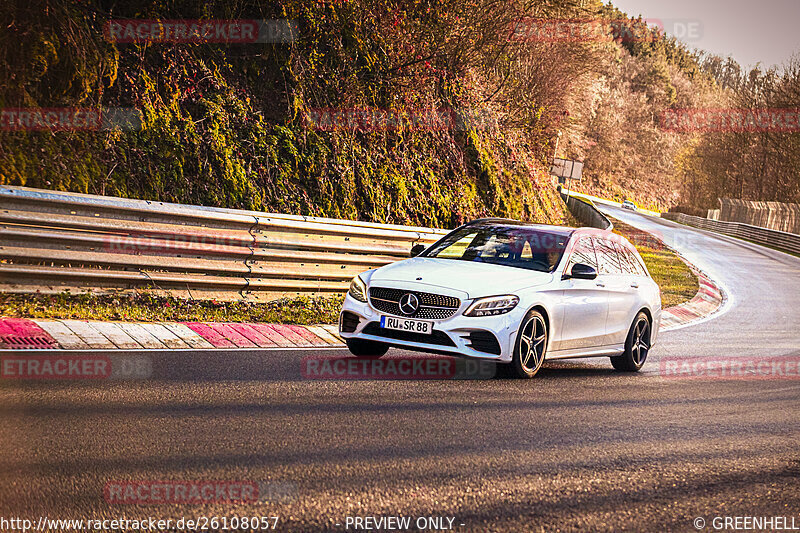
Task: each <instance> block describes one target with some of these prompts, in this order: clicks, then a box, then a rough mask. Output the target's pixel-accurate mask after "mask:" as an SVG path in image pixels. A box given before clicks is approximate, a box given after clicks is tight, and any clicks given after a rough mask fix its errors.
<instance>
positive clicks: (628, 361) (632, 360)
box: [611, 311, 651, 372]
mask: <svg viewBox="0 0 800 533" xmlns="http://www.w3.org/2000/svg"><path fill="white" fill-rule="evenodd" d="M650 329H651V328H650V320H649V319H648V318H647V315H646V314H645V313H644V311H640V312H639V314H638V315H636V318H635V319H634V320H633V324H632V325H631V330H630V331H629V332H628V338H627V339H626V340H625V352H624V353H623V354H622V355H619V356H616V357H612V358H611V365H612V366H613V367H614V368H615V369H616V370H619V371H620V372H638V371H639V369H640V368H642V365H644V362H645V361H646V360H647V354H648V353H649V352H650Z"/></svg>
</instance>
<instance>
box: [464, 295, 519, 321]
mask: <svg viewBox="0 0 800 533" xmlns="http://www.w3.org/2000/svg"><path fill="white" fill-rule="evenodd" d="M518 303H519V298H518V297H516V296H514V295H513V294H506V295H504V296H489V297H488V298H478V299H477V300H475V301H474V302H472V305H470V306H469V307H468V308H467V310H466V311H464V316H491V315H503V314H505V313H508V312H509V311H511V310H512V309H514V308H515V307H516V306H517V304H518Z"/></svg>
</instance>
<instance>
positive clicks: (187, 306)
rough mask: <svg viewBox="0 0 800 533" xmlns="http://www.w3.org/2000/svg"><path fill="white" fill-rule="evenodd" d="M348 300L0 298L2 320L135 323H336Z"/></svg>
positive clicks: (139, 296) (135, 296)
mask: <svg viewBox="0 0 800 533" xmlns="http://www.w3.org/2000/svg"><path fill="white" fill-rule="evenodd" d="M343 299H344V296H343V295H342V296H333V297H329V298H309V297H300V298H284V299H281V300H275V301H272V302H267V303H250V302H220V301H216V300H181V299H179V298H172V297H165V296H154V295H151V294H147V293H137V294H131V295H108V296H105V295H102V296H101V295H92V294H80V295H76V294H67V293H62V294H54V295H50V294H0V316H9V317H24V318H57V319H78V320H118V321H131V322H134V321H135V322H139V321H141V322H161V321H167V322H170V321H176V322H184V321H185V322H194V321H197V322H269V323H273V324H335V323H336V321H337V317H338V315H339V309H340V308H341V305H342V300H343Z"/></svg>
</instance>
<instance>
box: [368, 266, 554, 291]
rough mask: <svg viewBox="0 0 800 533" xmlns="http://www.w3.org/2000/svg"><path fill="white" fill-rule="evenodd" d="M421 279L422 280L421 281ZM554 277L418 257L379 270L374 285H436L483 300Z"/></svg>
mask: <svg viewBox="0 0 800 533" xmlns="http://www.w3.org/2000/svg"><path fill="white" fill-rule="evenodd" d="M420 278H421V279H420ZM552 279H553V275H552V274H549V273H547V272H537V271H535V270H526V269H524V268H515V267H508V266H502V265H492V264H489V263H475V262H471V261H459V260H455V259H439V258H436V257H415V258H413V259H406V260H405V261H398V262H397V263H392V264H390V265H386V266H384V267H381V268H379V269H377V270H375V271H374V272H373V273H372V276H371V277H370V280H369V282H370V284H373V283H376V282H377V283H379V284H380V285H382V286H391V282H402V283H403V284H404V285H405V284H406V283H411V284H419V285H432V286H434V287H444V288H448V289H453V290H457V291H460V292H463V293H466V294H467V298H481V297H483V296H494V295H498V294H508V293H513V292H515V291H517V290H520V289H524V288H527V287H533V286H536V285H543V284H545V283H549V282H550V281H552Z"/></svg>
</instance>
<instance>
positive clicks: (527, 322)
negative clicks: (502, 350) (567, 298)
mask: <svg viewBox="0 0 800 533" xmlns="http://www.w3.org/2000/svg"><path fill="white" fill-rule="evenodd" d="M546 351H547V323H546V322H545V320H544V316H542V314H541V313H540V312H539V311H536V310H535V309H531V310H530V311H528V314H526V315H525V318H524V319H522V324H521V325H520V328H519V333H517V342H516V343H515V344H514V355H513V356H512V359H511V363H509V366H510V367H511V369H512V370H513V373H514V374H515V375H516V376H517V377H520V378H523V379H530V378H532V377H533V376H535V375H536V373H537V372H538V371H539V369H540V368H541V367H542V363H543V362H544V355H545V352H546Z"/></svg>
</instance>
